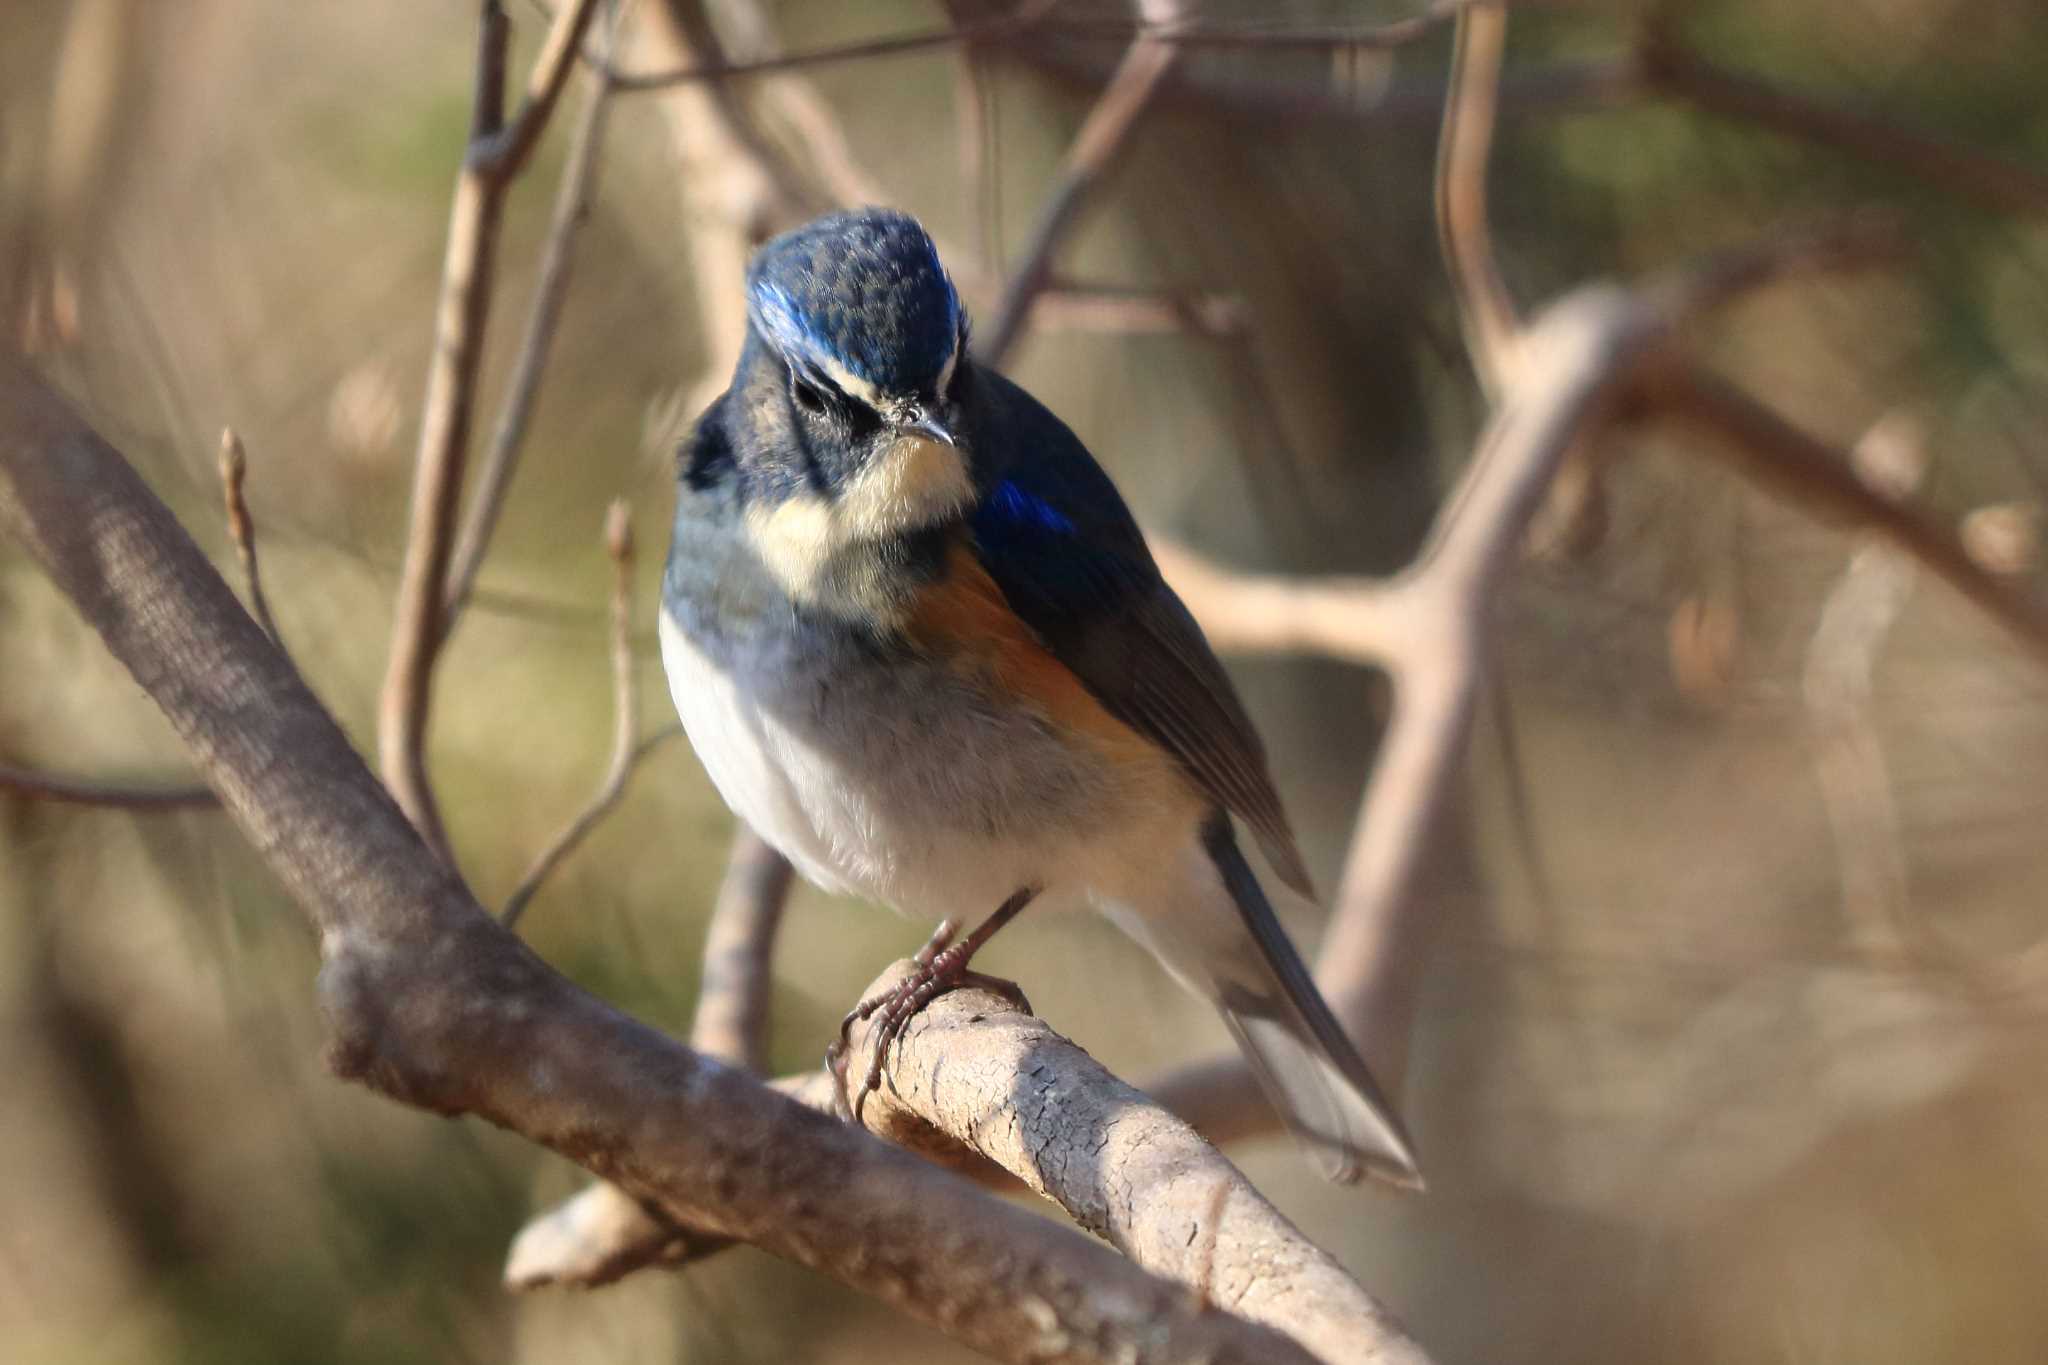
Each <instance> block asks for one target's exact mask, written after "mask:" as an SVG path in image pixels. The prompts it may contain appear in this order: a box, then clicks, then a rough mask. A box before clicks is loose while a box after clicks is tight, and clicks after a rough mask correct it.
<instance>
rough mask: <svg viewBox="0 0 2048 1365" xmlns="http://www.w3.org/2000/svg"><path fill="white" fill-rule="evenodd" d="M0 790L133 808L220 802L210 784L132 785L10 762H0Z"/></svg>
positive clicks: (160, 808)
mask: <svg viewBox="0 0 2048 1365" xmlns="http://www.w3.org/2000/svg"><path fill="white" fill-rule="evenodd" d="M0 790H5V791H10V792H13V793H14V794H15V795H17V796H26V797H29V798H31V799H32V800H36V801H56V802H59V803H61V804H65V805H73V806H109V807H112V808H114V809H117V810H132V811H167V810H203V809H205V808H207V807H210V806H218V805H219V804H220V798H219V797H217V796H215V795H214V794H213V790H212V788H210V787H197V786H160V787H158V786H150V787H131V786H127V785H126V784H123V783H116V782H108V781H105V780H103V779H99V778H88V777H69V776H65V775H64V774H61V773H44V772H36V771H34V770H33V769H29V768H20V767H16V766H15V765H14V764H12V763H0Z"/></svg>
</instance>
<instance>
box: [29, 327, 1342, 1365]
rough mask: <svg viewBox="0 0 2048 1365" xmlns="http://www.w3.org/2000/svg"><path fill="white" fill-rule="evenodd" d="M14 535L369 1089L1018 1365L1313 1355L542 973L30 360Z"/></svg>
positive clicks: (342, 1057)
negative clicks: (270, 912)
mask: <svg viewBox="0 0 2048 1365" xmlns="http://www.w3.org/2000/svg"><path fill="white" fill-rule="evenodd" d="M0 528H4V529H5V531H6V532H7V533H8V534H10V535H12V536H13V537H15V538H16V539H17V540H18V541H19V542H20V543H21V544H22V545H23V547H24V548H25V549H26V550H27V552H28V554H29V555H30V557H31V558H32V559H33V560H34V561H35V562H36V563H37V564H38V565H40V566H41V568H42V569H43V570H44V572H45V573H47V574H48V575H49V576H50V578H51V579H52V581H53V582H54V583H55V584H56V586H57V587H58V588H59V589H60V590H61V591H62V592H64V593H65V595H66V596H67V597H69V598H70V599H71V601H72V602H73V603H74V604H75V605H76V606H77V607H78V608H79V610H80V611H81V612H83V613H85V614H86V616H87V619H88V622H89V623H90V624H91V625H92V626H93V627H94V629H95V630H97V631H98V632H99V633H100V634H101V636H102V637H103V639H104V640H105V641H106V644H107V646H108V648H109V649H110V650H111V651H112V653H113V655H114V657H115V658H117V659H118V660H120V661H121V662H122V664H123V665H124V666H126V667H127V668H128V669H129V670H130V672H131V673H132V674H133V675H134V676H135V678H136V680H137V682H138V683H139V684H140V685H141V686H142V687H143V688H144V689H145V690H146V691H148V692H149V693H150V695H151V696H152V697H153V698H154V699H155V700H156V701H157V703H158V704H159V705H160V706H161V707H162V708H163V710H164V712H165V714H166V716H167V717H168V719H169V720H170V722H171V725H172V727H173V728H174V729H175V730H176V731H177V732H178V734H179V735H180V736H181V737H182V738H184V740H185V741H186V743H187V744H188V745H189V746H190V747H191V749H192V751H193V754H194V756H195V758H196V759H197V760H198V762H199V763H200V764H201V766H202V767H203V768H204V770H205V772H206V774H207V779H208V781H209V782H210V783H211V784H212V785H213V786H214V788H215V790H217V791H218V792H219V793H220V795H221V798H222V800H223V802H224V803H225V805H226V806H227V808H228V812H229V814H230V815H231V816H232V817H233V818H234V820H235V821H236V823H237V825H239V826H240V827H241V828H242V829H243V831H244V832H245V833H246V834H247V835H248V836H249V838H250V840H251V842H252V843H253V844H254V845H255V847H256V849H257V850H258V851H259V852H260V853H261V854H262V855H263V856H264V857H265V859H266V860H267V861H268V862H269V863H270V865H271V866H272V867H273V868H274V869H275V870H276V872H277V873H278V874H279V876H280V877H281V878H282V879H283V881H284V883H285V885H286V887H287V888H288V889H289V890H290V891H291V892H292V893H293V894H294V896H295V898H296V899H297V900H298V901H299V903H300V904H301V906H302V907H303V908H304V909H305V911H306V913H307V916H308V918H309V919H310V920H311V922H312V924H313V926H314V927H315V928H316V930H317V931H318V933H319V937H320V946H321V954H322V958H323V967H322V970H321V973H320V982H321V989H322V993H323V997H324V1002H325V1006H326V1017H327V1019H328V1021H329V1024H330V1027H331V1028H332V1030H333V1042H332V1046H331V1049H330V1053H329V1060H330V1064H331V1065H332V1066H333V1067H334V1068H335V1070H336V1071H337V1072H338V1073H339V1074H340V1075H342V1076H343V1077H346V1078H349V1079H353V1080H356V1081H359V1082H362V1083H364V1084H366V1085H369V1086H372V1087H374V1088H375V1089H377V1090H378V1091H380V1092H381V1093H383V1094H385V1095H388V1096H390V1097H392V1098H394V1099H398V1100H400V1101H402V1102H405V1103H408V1104H412V1105H415V1106H418V1107H421V1108H425V1109H428V1110H431V1111H433V1112H436V1113H440V1114H445V1115H457V1114H473V1115H475V1116H477V1117H479V1118H482V1119H485V1120H486V1121H489V1122H492V1123H495V1124H498V1125H500V1126H502V1127H505V1128H508V1129H510V1130H512V1131H514V1132H518V1133H520V1134H522V1135H524V1136H526V1137H528V1138H530V1139H532V1140H534V1141H536V1142H538V1143H541V1144H544V1145H546V1146H548V1147H550V1148H552V1149H553V1150H555V1151H557V1152H559V1153H561V1154H562V1155H564V1156H567V1157H569V1158H570V1159H571V1160H575V1161H578V1162H580V1163H582V1164H584V1165H585V1166H587V1167H589V1168H591V1169H593V1170H595V1171H597V1172H599V1173H600V1174H603V1175H605V1176H607V1177H608V1178H611V1179H614V1180H616V1181H618V1182H619V1183H620V1184H621V1185H622V1186H623V1187H624V1188H626V1189H628V1190H631V1191H632V1192H633V1193H635V1194H636V1195H638V1196H639V1197H641V1198H643V1199H647V1200H649V1201H651V1202H653V1203H654V1204H655V1205H656V1206H657V1207H659V1208H660V1210H661V1212H662V1214H663V1215H664V1216H665V1217H668V1218H671V1219H673V1220H675V1221H676V1222H678V1223H679V1224H682V1225H685V1226H690V1227H700V1228H703V1229H705V1230H706V1231H707V1232H711V1233H715V1234H718V1235H722V1236H729V1237H737V1238H740V1239H742V1240H746V1241H749V1242H753V1243H755V1244H756V1245H759V1246H761V1247H762V1248H764V1249H765V1250H768V1251H771V1252H773V1253H775V1254H778V1255H781V1256H785V1257H788V1258H790V1259H792V1260H795V1261H798V1262H800V1263H802V1264H804V1265H807V1266H811V1267H813V1268H816V1269H818V1270H820V1271H822V1272H824V1273H826V1274H829V1275H831V1276H833V1277H834V1278H836V1279H839V1280H841V1281H842V1282H844V1283H847V1284H849V1285H851V1286H854V1287H856V1288H859V1289H862V1290H863V1291H865V1292H869V1293H872V1294H875V1295H876V1296H877V1297H879V1298H880V1299H882V1300H883V1301H884V1302H886V1303H888V1304H889V1305H891V1306H892V1307H894V1308H896V1309H897V1310H899V1311H901V1312H902V1313H903V1314H904V1315H905V1316H907V1317H910V1318H913V1319H915V1320H918V1321H921V1322H924V1323H927V1324H930V1325H932V1326H933V1327H935V1328H937V1329H938V1330H940V1331H943V1332H946V1333H948V1334H949V1335H951V1336H953V1337H955V1338H956V1339H958V1340H959V1341H961V1342H962V1343H964V1344H966V1345H968V1346H970V1347H972V1348H974V1349H977V1350H981V1351H983V1352H986V1353H988V1354H989V1355H991V1356H993V1357H995V1358H996V1359H998V1360H1004V1361H1014V1362H1018V1365H1023V1363H1024V1362H1027V1361H1029V1362H1043V1361H1054V1360H1065V1361H1076V1362H1093V1361H1103V1362H1107V1361H1111V1360H1120V1361H1133V1362H1149V1361H1161V1362H1163V1361H1180V1360H1189V1359H1202V1360H1208V1361H1213V1362H1224V1361H1245V1362H1251V1361H1268V1362H1295V1363H1296V1365H1300V1363H1301V1362H1306V1361H1308V1360H1310V1359H1311V1358H1310V1357H1309V1356H1308V1355H1307V1354H1306V1353H1305V1352H1303V1351H1302V1350H1301V1349H1300V1348H1298V1347H1296V1346H1295V1345H1294V1344H1292V1343H1290V1342H1288V1341H1287V1340H1286V1339H1285V1338H1284V1337H1281V1336H1279V1335H1278V1334H1276V1333H1274V1332H1272V1331H1270V1330H1268V1329H1263V1328H1259V1327H1257V1326H1255V1325H1253V1324H1249V1323H1246V1322H1244V1321H1243V1320H1241V1319H1237V1318H1234V1317H1231V1316H1230V1315H1228V1314H1224V1313H1221V1312H1218V1311H1215V1310H1213V1309H1205V1308H1202V1307H1200V1306H1198V1305H1196V1304H1194V1303H1193V1302H1192V1301H1191V1296H1190V1295H1189V1294H1188V1293H1187V1292H1186V1290H1185V1289H1183V1288H1181V1287H1179V1286H1176V1285H1173V1284H1171V1283H1169V1282H1167V1281H1165V1280H1162V1279H1160V1278H1158V1277H1156V1276H1153V1275H1150V1274H1147V1273H1146V1272H1144V1271H1143V1270H1140V1269H1139V1268H1137V1267H1135V1266H1133V1265H1131V1264H1130V1263H1128V1262H1127V1261H1125V1260H1123V1258H1121V1257H1119V1256H1117V1255H1116V1254H1115V1253H1114V1252H1112V1251H1110V1250H1109V1249H1107V1248H1104V1247H1101V1246H1098V1245H1096V1244H1094V1243H1091V1242H1090V1241H1089V1240H1088V1239H1087V1238H1085V1237H1082V1236H1079V1235H1077V1234H1076V1233H1074V1232H1072V1231H1071V1230H1068V1229H1065V1228H1059V1227H1055V1226H1053V1225H1051V1224H1049V1223H1047V1222H1046V1221H1045V1220H1044V1219H1041V1218H1039V1217H1037V1216H1035V1215H1034V1214H1031V1213H1028V1212H1026V1211H1024V1210H1021V1209H1013V1208H1010V1207H1008V1206H1006V1205H1005V1204H1004V1203H1002V1202H1001V1201H1000V1200H996V1199H993V1198H990V1197H989V1196H988V1195H986V1194H985V1193H983V1192H982V1191H979V1190H977V1189H975V1188H974V1187H972V1186H971V1185H969V1184H967V1183H965V1182H963V1181H961V1180H959V1179H958V1178H956V1177H953V1176H950V1175H947V1174H946V1173H944V1172H942V1171H939V1170H936V1169H934V1168H932V1167H931V1166H929V1165H927V1164H925V1163H923V1162H920V1161H918V1160H917V1159H916V1158H914V1157H912V1156H910V1155H908V1154H906V1153H902V1152H898V1151H895V1150H893V1149H891V1148H889V1147H888V1146H887V1145H885V1144H881V1143H877V1142H874V1141H873V1140H872V1139H870V1138H869V1137H868V1136H867V1135H865V1134H863V1133H860V1132H857V1131H855V1130H853V1129H852V1128H851V1127H849V1126H848V1125H844V1124H840V1123H836V1122H834V1121H832V1120H831V1119H829V1118H826V1117H824V1116H822V1115H818V1114H815V1113H809V1112H807V1111H805V1110H804V1109H802V1108H801V1107H800V1106H798V1105H795V1104H793V1103H791V1102H790V1101H789V1100H788V1099H786V1098H784V1097H782V1096H780V1095H777V1094H775V1093H774V1092H772V1091H770V1090H768V1089H766V1088H764V1087H762V1086H761V1085H760V1084H759V1083H758V1082H757V1081H754V1080H752V1079H750V1078H748V1077H746V1076H744V1075H742V1074H741V1073H740V1072H738V1071H736V1070H734V1069H732V1068H729V1067H723V1066H718V1065H715V1064H712V1063H709V1062H706V1061H705V1060H704V1059H702V1058H700V1057H698V1056H697V1055H696V1054H694V1053H692V1052H690V1051H689V1050H687V1049H685V1048H682V1047H679V1046H678V1045H676V1044H675V1043H674V1042H672V1041H670V1040H668V1039H667V1038H665V1037H663V1036H662V1035H661V1034H659V1033H658V1032H656V1031H654V1030H652V1029H649V1028H647V1027H645V1026H643V1025H641V1024H638V1023H636V1022H634V1021H633V1020H631V1019H629V1018H627V1017H625V1016H623V1015H621V1014H619V1013H618V1012H616V1011H615V1010H613V1009H611V1008H610V1007H609V1006H607V1005H605V1004H603V1003H602V1002H600V1001H598V1000H596V999H594V998H593V997H591V996H590V995H588V994H586V993H585V992H583V991H581V990H580V989H578V988H577V987H576V986H574V985H573V984H572V983H570V982H569V981H568V980H566V979H565V978H563V977H562V976H561V975H560V974H559V973H557V972H555V971H554V970H553V969H552V968H550V967H549V966H548V965H547V964H546V963H544V962H542V961H541V960H540V959H538V958H537V957H535V956H534V954H533V953H532V952H531V951H529V950H528V949H527V948H526V946H525V945H524V944H523V943H521V942H520V941H519V940H518V939H517V938H516V937H515V936H513V935H511V934H509V933H507V932H506V931H505V930H504V928H503V927H502V926H500V925H498V924H497V923H496V922H495V921H494V920H493V919H492V918H491V916H490V915H488V914H487V913H485V912H484V911H483V909H482V908H481V907H480V906H478V905H477V903H476V902H475V900H474V899H473V898H472V897H471V896H470V895H469V893H468V891H467V890H466V889H465V888H464V886H463V885H462V883H461V881H460V879H459V878H458V877H457V875H456V874H455V872H454V871H453V870H452V869H451V868H450V867H449V866H448V865H447V863H446V862H445V861H443V860H442V859H440V858H439V857H437V856H436V855H435V854H433V853H432V852H431V851H430V850H429V849H428V848H427V847H426V846H425V844H424V843H423V841H422V840H421V838H420V836H419V833H418V831H417V829H416V828H415V827H414V826H412V825H411V824H410V822H409V821H408V820H407V819H406V818H405V816H404V814H403V813H402V811H401V810H400V809H399V808H398V807H397V805H396V804H395V803H394V801H393V800H392V799H391V798H390V796H389V795H388V794H387V793H386V792H385V791H384V789H382V788H381V787H380V786H379V785H378V784H377V782H376V780H375V779H374V778H373V777H372V776H371V775H370V773H369V772H368V771H367V770H366V769H365V768H364V767H363V764H362V762H361V760H360V759H359V758H358V757H357V756H356V754H355V752H354V750H353V749H352V748H351V747H350V745H349V742H348V739H347V738H346V736H345V735H343V733H342V731H341V729H340V727H339V726H338V725H337V724H336V723H335V722H334V720H333V718H332V717H330V716H329V715H328V714H327V713H326V711H325V710H324V709H322V707H321V706H320V703H319V702H318V701H317V700H316V699H315V698H314V697H313V695H312V693H311V692H310V691H308V690H307V688H306V686H305V684H304V683H303V682H302V681H301V680H300V679H299V678H298V676H297V674H296V673H295V672H294V671H293V669H292V667H291V665H290V662H289V661H288V660H286V659H285V658H284V656H283V655H282V654H281V653H280V652H279V651H278V650H277V648H276V647H275V646H274V645H273V644H272V643H271V642H270V640H269V639H268V637H266V636H265V635H264V634H263V633H262V631H261V630H260V629H258V628H257V626H256V625H255V623H254V622H253V621H251V620H250V619H249V617H248V615H247V614H246V613H245V612H244V611H243V610H242V609H241V607H240V606H239V605H238V604H237V603H236V602H235V599H234V595H233V594H232V593H231V592H230V591H229V590H228V588H227V586H226V585H225V584H224V583H223V582H222V581H221V579H220V577H219V575H218V574H217V573H216V572H215V571H214V570H213V568H212V567H211V566H210V565H209V564H208V563H207V562H206V559H205V556H203V555H202V554H201V553H200V552H199V550H198V547H197V546H195V545H193V543H192V541H191V539H190V538H189V537H188V536H186V535H185V533H184V532H183V531H182V530H180V529H179V527H178V525H177V523H176V522H175V521H174V520H173V519H172V517H171V515H170V513H169V511H168V510H167V509H165V508H164V506H163V504H162V503H161V502H159V501H158V500H157V499H156V498H155V497H154V495H152V494H151V493H150V492H149V490H148V489H147V487H146V486H144V484H143V483H142V481H141V480H140V479H139V478H138V477H137V476H136V474H135V472H134V470H133V469H132V468H131V467H130V466H129V465H128V464H127V462H126V461H124V460H122V459H121V457H120V456H119V455H118V454H117V453H116V452H115V451H114V450H113V449H112V448H111V447H109V446H107V445H106V444H105V443H104V442H103V441H101V440H100V439H99V438H98V436H97V435H96V434H94V433H93V432H92V431H91V430H90V428H88V427H86V426H85V425H84V424H83V423H82V422H81V421H80V420H79V419H78V418H77V417H75V416H74V415H73V414H72V413H71V412H70V410H69V409H68V408H67V407H66V406H65V405H64V404H63V403H62V401H61V400H59V399H58V398H57V397H56V396H55V395H54V394H52V393H51V392H50V391H49V390H48V389H47V388H45V387H44V386H43V385H42V384H41V383H40V382H39V381H38V380H36V379H34V378H33V377H32V376H31V375H29V374H28V373H27V372H26V371H24V370H21V369H19V368H18V367H16V366H14V365H13V364H11V363H4V362H0ZM249 697H258V698H261V699H262V703H261V704H260V705H250V704H248V703H247V700H246V699H247V698H249Z"/></svg>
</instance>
